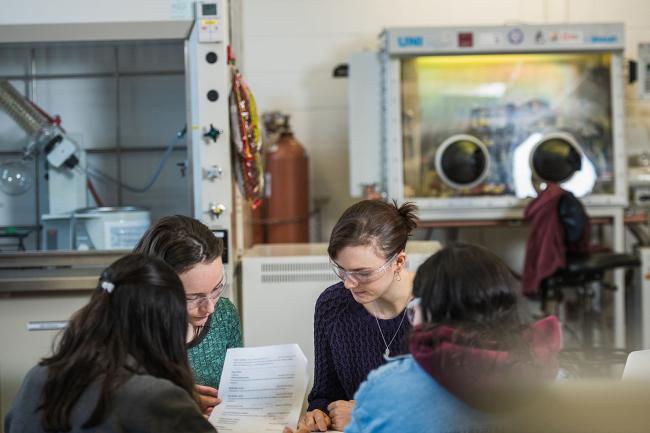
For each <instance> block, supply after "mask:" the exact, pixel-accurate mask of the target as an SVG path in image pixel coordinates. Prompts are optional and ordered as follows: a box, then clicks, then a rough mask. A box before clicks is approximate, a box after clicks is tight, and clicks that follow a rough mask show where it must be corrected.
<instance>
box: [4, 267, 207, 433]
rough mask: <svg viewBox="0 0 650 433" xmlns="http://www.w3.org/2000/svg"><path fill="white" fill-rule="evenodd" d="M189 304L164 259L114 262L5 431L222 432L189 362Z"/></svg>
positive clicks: (26, 388) (26, 384) (24, 392)
mask: <svg viewBox="0 0 650 433" xmlns="http://www.w3.org/2000/svg"><path fill="white" fill-rule="evenodd" d="M184 297H185V294H184V292H183V286H182V283H181V281H180V280H179V278H178V276H177V275H176V273H175V272H174V271H173V270H172V269H171V268H170V267H169V266H167V265H166V264H165V263H163V262H162V261H161V260H158V259H155V258H153V257H148V256H144V255H138V254H130V255H127V256H125V257H123V258H121V259H119V260H117V261H116V262H115V263H113V264H112V265H110V266H109V267H108V268H107V269H106V270H105V271H104V272H103V273H102V276H101V277H100V279H99V282H98V284H97V288H96V289H95V291H94V292H93V294H92V296H91V298H90V300H89V301H88V303H87V304H86V305H85V306H84V307H83V308H81V309H80V310H79V311H77V312H76V313H75V314H74V315H73V316H72V318H71V319H70V322H69V323H68V326H67V328H66V329H65V331H64V332H63V334H62V336H61V338H60V339H59V340H58V343H57V346H56V348H55V349H54V353H53V354H52V356H49V357H47V358H45V359H43V360H42V361H41V362H39V364H38V365H37V366H35V367H34V368H32V369H31V370H30V371H29V373H28V374H27V376H26V377H25V379H24V380H23V383H22V385H21V387H20V390H19V392H18V394H17V395H16V398H15V399H14V401H13V403H12V407H11V410H10V411H9V413H8V415H7V417H6V419H5V422H4V431H5V433H25V432H29V433H45V432H87V433H93V432H156V433H181V432H188V433H189V432H193V433H215V429H214V427H212V426H211V425H210V423H209V422H208V421H207V420H206V419H205V418H204V417H203V415H202V413H201V410H200V408H199V404H198V401H197V397H196V394H195V392H194V386H193V385H194V381H193V379H192V372H191V371H190V367H189V365H188V362H187V353H186V345H185V324H184V322H185V321H186V320H187V319H186V317H187V312H186V309H185V299H184Z"/></svg>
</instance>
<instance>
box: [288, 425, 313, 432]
mask: <svg viewBox="0 0 650 433" xmlns="http://www.w3.org/2000/svg"><path fill="white" fill-rule="evenodd" d="M282 433H310V430H309V429H307V428H305V427H300V426H299V427H298V429H297V430H296V431H295V432H294V431H293V430H292V429H291V427H285V428H284V430H282Z"/></svg>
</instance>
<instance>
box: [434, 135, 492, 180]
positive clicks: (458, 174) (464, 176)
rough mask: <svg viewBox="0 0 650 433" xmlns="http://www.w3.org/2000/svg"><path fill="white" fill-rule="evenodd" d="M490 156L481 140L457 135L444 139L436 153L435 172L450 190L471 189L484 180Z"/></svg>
mask: <svg viewBox="0 0 650 433" xmlns="http://www.w3.org/2000/svg"><path fill="white" fill-rule="evenodd" d="M489 168H490V156H489V155H488V151H487V148H486V147H485V144H483V142H482V141H481V140H479V139H478V138H476V137H473V136H471V135H465V134H458V135H453V136H451V137H449V138H448V139H446V140H445V141H444V142H443V143H442V144H441V145H440V147H438V150H437V151H436V171H437V172H438V176H440V179H442V181H443V182H444V183H446V184H447V185H449V186H451V187H452V188H457V189H461V188H472V187H474V186H476V185H478V184H479V183H481V182H482V181H483V179H485V176H487V174H488V170H489Z"/></svg>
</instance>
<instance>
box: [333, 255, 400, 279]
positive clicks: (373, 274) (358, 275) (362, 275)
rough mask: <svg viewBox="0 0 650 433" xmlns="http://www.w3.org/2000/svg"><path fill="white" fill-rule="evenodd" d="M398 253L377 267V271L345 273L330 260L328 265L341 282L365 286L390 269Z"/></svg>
mask: <svg viewBox="0 0 650 433" xmlns="http://www.w3.org/2000/svg"><path fill="white" fill-rule="evenodd" d="M398 255H399V253H397V254H395V255H394V256H393V257H391V258H390V259H388V261H387V262H386V263H384V264H383V265H381V266H380V267H378V268H377V269H371V270H367V271H366V270H363V271H346V270H345V269H343V268H342V267H340V266H339V265H338V264H337V263H336V262H335V261H334V260H332V259H331V258H330V265H331V266H332V270H333V271H334V273H335V274H336V276H337V277H339V278H340V279H341V281H345V280H351V281H352V282H354V283H356V284H366V283H371V282H373V281H376V280H378V279H379V278H380V277H381V275H382V274H383V273H384V272H385V271H386V269H388V268H389V267H390V265H391V264H392V263H393V261H394V260H395V259H396V258H397V256H398Z"/></svg>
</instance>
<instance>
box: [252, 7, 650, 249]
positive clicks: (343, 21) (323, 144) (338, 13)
mask: <svg viewBox="0 0 650 433" xmlns="http://www.w3.org/2000/svg"><path fill="white" fill-rule="evenodd" d="M243 2H244V3H243V5H244V12H243V44H244V49H243V52H244V54H243V59H240V63H241V66H242V67H243V70H244V72H245V75H246V77H247V80H248V82H249V84H250V85H251V88H252V89H253V92H254V93H255V97H256V99H257V102H258V106H259V109H260V110H261V111H266V110H271V109H280V110H284V111H286V112H288V113H290V114H291V115H292V121H293V127H294V130H295V133H296V136H297V138H298V139H299V140H300V141H302V143H303V144H304V145H305V147H306V148H307V151H308V153H309V156H310V169H311V194H312V197H329V199H330V200H329V203H328V205H327V206H326V209H325V212H324V215H323V217H324V221H323V222H324V226H323V230H322V232H323V236H324V240H327V238H328V235H329V232H330V230H331V228H332V226H333V225H334V223H335V222H336V219H337V218H338V216H339V215H340V213H341V212H342V211H343V210H344V209H345V207H346V206H348V205H349V204H350V203H352V202H353V201H354V199H352V198H351V197H350V196H349V193H348V189H349V188H348V154H347V126H348V125H347V88H346V86H347V82H346V80H345V79H334V78H332V70H333V68H334V67H335V66H336V65H337V64H339V63H344V62H346V61H347V58H348V56H349V55H350V53H352V52H355V51H360V50H363V49H371V50H374V49H376V47H377V35H378V34H379V32H380V30H381V29H382V28H383V27H390V26H443V25H472V24H474V25H498V24H505V23H561V22H599V21H600V22H605V21H606V22H623V23H625V25H626V38H627V47H626V57H629V58H635V57H636V53H637V44H638V43H639V42H640V41H650V2H648V1H647V0H619V1H616V2H614V1H609V2H596V1H594V0H490V1H488V0H455V1H449V0H410V1H407V2H401V3H399V2H395V1H394V0H243ZM398 5H399V6H398ZM634 90H635V89H633V88H629V89H628V91H627V104H626V111H627V113H628V118H627V122H626V123H627V135H628V151H629V152H633V153H638V152H639V151H641V150H642V149H648V150H650V140H649V138H648V136H649V134H650V104H648V103H638V102H637V101H636V96H635V91H634Z"/></svg>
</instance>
